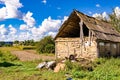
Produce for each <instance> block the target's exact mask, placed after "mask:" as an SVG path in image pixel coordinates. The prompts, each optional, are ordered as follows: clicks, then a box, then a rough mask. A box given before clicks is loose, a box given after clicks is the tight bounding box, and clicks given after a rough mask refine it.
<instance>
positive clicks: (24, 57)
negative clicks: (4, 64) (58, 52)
mask: <svg viewBox="0 0 120 80" xmlns="http://www.w3.org/2000/svg"><path fill="white" fill-rule="evenodd" d="M11 53H12V54H13V55H16V56H17V57H18V58H19V59H20V60H21V61H33V60H40V59H42V60H54V59H55V57H54V56H46V55H43V54H42V55H41V54H36V52H35V51H34V50H24V51H11Z"/></svg>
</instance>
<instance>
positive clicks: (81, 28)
mask: <svg viewBox="0 0 120 80" xmlns="http://www.w3.org/2000/svg"><path fill="white" fill-rule="evenodd" d="M79 25H80V54H82V45H83V35H84V34H83V21H82V20H81V22H80V23H79ZM80 54H79V56H80ZM79 56H78V57H79Z"/></svg>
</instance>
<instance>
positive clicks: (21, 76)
mask: <svg viewBox="0 0 120 80" xmlns="http://www.w3.org/2000/svg"><path fill="white" fill-rule="evenodd" d="M4 49H5V48H4ZM4 49H2V50H4ZM10 50H11V49H10ZM41 61H42V60H36V61H26V62H22V61H20V60H19V59H18V58H17V57H16V56H13V55H11V54H10V52H9V51H5V52H4V51H0V80H66V79H67V78H68V77H71V78H73V80H119V79H120V59H119V58H111V59H106V58H100V59H97V60H95V61H94V62H92V63H89V64H86V65H84V66H81V64H79V63H71V62H69V61H67V62H66V70H65V71H60V72H58V73H54V72H53V71H52V70H47V69H43V70H38V69H36V66H37V65H38V63H40V62H41ZM66 74H67V76H66Z"/></svg>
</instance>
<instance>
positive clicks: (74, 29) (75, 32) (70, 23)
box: [55, 10, 120, 42]
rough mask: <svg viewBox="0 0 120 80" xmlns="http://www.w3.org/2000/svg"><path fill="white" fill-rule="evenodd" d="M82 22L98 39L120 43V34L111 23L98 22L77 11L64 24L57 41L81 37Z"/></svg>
mask: <svg viewBox="0 0 120 80" xmlns="http://www.w3.org/2000/svg"><path fill="white" fill-rule="evenodd" d="M81 20H82V21H83V23H84V25H86V27H87V28H88V29H89V30H92V31H93V32H94V34H95V37H96V38H97V39H100V40H108V41H113V42H120V33H118V32H117V31H116V29H114V28H113V27H112V25H111V24H110V23H107V22H104V21H100V20H97V19H95V18H93V17H90V16H87V15H85V14H83V13H81V12H79V11H76V10H74V11H73V12H72V13H71V15H70V16H69V18H68V19H67V20H66V21H65V22H64V23H63V25H62V26H61V28H60V29H59V32H58V34H57V35H56V37H55V39H56V38H57V37H79V35H80V27H79V22H80V21H81Z"/></svg>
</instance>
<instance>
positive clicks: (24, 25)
mask: <svg viewBox="0 0 120 80" xmlns="http://www.w3.org/2000/svg"><path fill="white" fill-rule="evenodd" d="M20 30H28V26H27V25H26V24H21V25H20Z"/></svg>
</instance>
